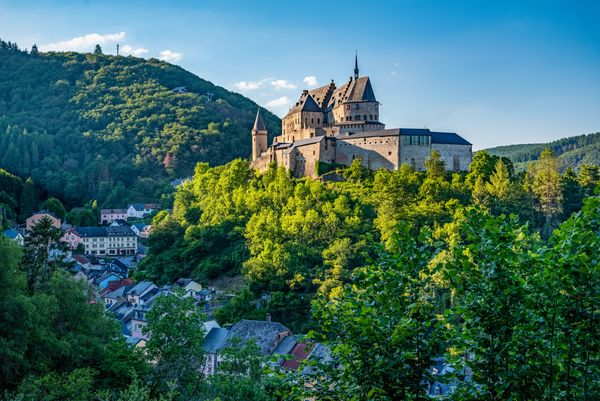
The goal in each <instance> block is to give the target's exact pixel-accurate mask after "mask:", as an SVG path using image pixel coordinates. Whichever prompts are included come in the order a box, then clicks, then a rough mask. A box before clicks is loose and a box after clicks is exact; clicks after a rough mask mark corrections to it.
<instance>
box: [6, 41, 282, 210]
mask: <svg viewBox="0 0 600 401" xmlns="http://www.w3.org/2000/svg"><path fill="white" fill-rule="evenodd" d="M177 87H185V88H186V89H187V93H177V91H173V89H174V88H177ZM257 107H258V106H257V105H256V104H255V103H254V102H252V101H251V100H250V99H248V98H245V97H244V96H242V95H240V94H236V93H233V92H230V91H228V90H226V89H224V88H221V87H219V86H216V85H214V84H212V83H210V82H208V81H205V80H203V79H201V78H199V77H197V76H195V75H194V74H192V73H190V72H188V71H185V70H184V69H182V68H180V67H178V66H175V65H171V64H169V63H166V62H162V61H159V60H156V59H149V60H144V59H140V58H134V57H122V56H119V57H117V56H109V55H103V54H92V53H86V54H82V53H73V52H69V53H54V52H50V53H38V52H37V51H33V52H25V51H21V50H19V49H18V48H17V46H16V45H14V44H10V43H6V42H2V41H0V168H4V169H6V170H8V171H10V172H12V173H14V174H17V175H19V176H21V177H24V178H27V177H30V176H31V177H32V178H33V179H34V181H36V182H38V183H40V184H41V185H42V186H45V189H46V190H47V191H48V192H50V193H51V194H58V195H60V196H61V197H63V198H64V199H67V200H68V199H71V200H73V201H74V202H80V201H82V200H89V199H97V200H98V201H99V203H100V204H101V205H104V206H120V205H123V204H124V203H125V202H127V201H144V200H148V201H149V200H156V199H157V197H158V196H159V195H160V193H162V192H163V191H164V190H165V188H166V187H167V185H168V183H169V180H170V179H173V178H177V177H186V176H190V175H192V174H193V171H194V167H195V165H196V163H197V162H199V161H204V162H209V163H210V164H212V165H215V164H222V163H225V162H227V161H230V160H232V159H234V158H237V157H247V156H248V155H249V154H250V152H251V141H250V129H251V127H252V123H253V119H254V115H255V113H256V109H257ZM264 117H265V120H266V124H267V126H268V129H269V131H270V134H271V135H274V134H276V133H278V131H279V129H280V128H279V127H280V121H279V119H278V118H277V117H276V116H275V115H273V114H271V113H269V112H265V113H264Z"/></svg>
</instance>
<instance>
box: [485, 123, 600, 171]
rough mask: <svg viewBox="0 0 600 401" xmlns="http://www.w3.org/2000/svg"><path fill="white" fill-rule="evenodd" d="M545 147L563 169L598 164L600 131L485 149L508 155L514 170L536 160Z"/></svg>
mask: <svg viewBox="0 0 600 401" xmlns="http://www.w3.org/2000/svg"><path fill="white" fill-rule="evenodd" d="M546 148H550V149H552V151H553V152H554V154H555V155H557V156H558V158H559V160H560V162H561V164H562V169H563V170H564V169H566V168H567V167H569V166H570V167H572V168H574V169H577V168H579V166H581V165H583V164H600V132H596V133H595V134H589V135H579V136H572V137H569V138H562V139H559V140H556V141H553V142H549V143H531V144H522V145H508V146H498V147H495V148H489V149H486V151H487V152H489V153H491V154H493V155H497V156H500V157H508V158H509V159H510V160H511V161H512V162H513V163H514V165H515V169H516V170H524V169H525V168H526V166H527V164H528V163H529V162H531V161H534V160H537V159H538V158H539V156H540V154H541V153H542V151H543V150H544V149H546Z"/></svg>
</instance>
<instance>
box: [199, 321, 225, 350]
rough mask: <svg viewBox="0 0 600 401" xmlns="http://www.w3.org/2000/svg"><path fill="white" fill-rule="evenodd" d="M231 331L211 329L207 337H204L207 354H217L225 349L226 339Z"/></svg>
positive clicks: (218, 328)
mask: <svg viewBox="0 0 600 401" xmlns="http://www.w3.org/2000/svg"><path fill="white" fill-rule="evenodd" d="M228 333H229V331H228V330H227V329H224V328H221V327H213V328H212V329H210V331H209V332H208V334H207V335H206V337H204V350H205V351H206V352H210V353H215V352H217V351H219V350H220V349H221V348H223V346H224V344H225V339H226V338H227V334H228Z"/></svg>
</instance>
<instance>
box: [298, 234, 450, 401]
mask: <svg viewBox="0 0 600 401" xmlns="http://www.w3.org/2000/svg"><path fill="white" fill-rule="evenodd" d="M394 245H395V247H394V251H393V252H391V253H388V252H385V251H383V250H380V252H379V256H378V259H377V260H376V262H374V264H372V265H370V266H367V267H365V268H360V269H357V270H356V271H355V273H354V276H353V279H352V285H346V286H345V287H344V291H343V292H342V293H341V294H340V296H339V297H337V298H335V299H332V300H331V301H327V300H322V301H321V302H318V303H317V304H316V305H315V307H316V316H317V319H318V321H319V323H320V330H319V332H320V333H321V335H322V336H323V338H322V339H323V340H325V341H326V343H327V344H328V345H329V346H330V347H331V350H332V353H333V357H334V358H335V359H336V362H337V363H339V364H340V365H341V366H343V367H344V368H343V369H331V370H329V369H327V366H324V367H322V369H324V370H323V372H322V375H323V376H319V377H323V379H322V380H313V379H314V376H313V377H312V378H311V379H309V380H312V382H311V385H310V386H306V389H307V390H308V393H309V394H307V395H305V397H306V396H308V395H311V396H313V397H316V398H317V399H328V400H345V399H350V400H365V399H370V400H393V399H398V400H400V399H410V400H427V399H429V398H428V396H427V394H426V391H425V390H426V388H427V383H428V382H429V380H430V370H429V368H430V366H431V359H432V358H433V357H435V356H439V355H440V354H441V352H442V337H441V332H440V328H441V326H440V323H441V322H440V320H439V319H438V317H437V316H436V311H435V303H434V299H433V298H432V293H433V292H432V290H433V281H432V277H433V275H432V273H433V272H432V271H431V269H430V262H431V260H432V259H433V258H435V255H436V252H435V248H436V247H435V245H434V244H433V243H432V242H431V238H430V235H429V233H428V232H427V231H426V230H424V231H422V232H421V235H419V237H418V238H415V237H414V236H413V235H412V234H411V231H410V229H409V227H408V225H406V224H403V225H400V228H399V232H398V234H397V236H396V237H395V238H394Z"/></svg>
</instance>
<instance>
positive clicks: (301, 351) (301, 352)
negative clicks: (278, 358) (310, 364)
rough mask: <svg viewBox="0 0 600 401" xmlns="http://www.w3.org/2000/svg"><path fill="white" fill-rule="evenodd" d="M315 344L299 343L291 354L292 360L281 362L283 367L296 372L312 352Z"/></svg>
mask: <svg viewBox="0 0 600 401" xmlns="http://www.w3.org/2000/svg"><path fill="white" fill-rule="evenodd" d="M313 347H314V345H313V344H305V343H298V344H296V345H294V348H292V351H291V352H290V354H291V355H292V359H287V360H284V361H282V362H281V367H282V368H284V369H289V370H296V369H298V367H299V366H300V363H301V362H302V361H303V360H305V359H306V358H307V357H308V356H309V355H310V352H311V351H312V349H313Z"/></svg>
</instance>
